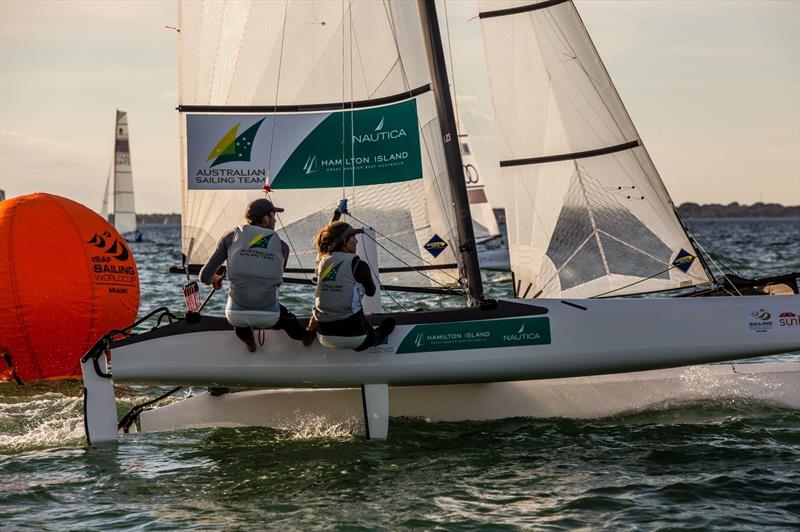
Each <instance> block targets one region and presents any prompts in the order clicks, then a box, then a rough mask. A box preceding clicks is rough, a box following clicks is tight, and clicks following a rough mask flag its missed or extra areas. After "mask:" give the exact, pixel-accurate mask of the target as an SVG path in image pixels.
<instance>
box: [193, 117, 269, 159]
mask: <svg viewBox="0 0 800 532" xmlns="http://www.w3.org/2000/svg"><path fill="white" fill-rule="evenodd" d="M263 121H264V119H263V118H262V119H261V120H259V121H258V122H256V123H255V124H253V125H252V126H250V127H249V128H247V130H246V131H245V132H244V133H242V134H241V135H239V136H238V137H237V136H236V133H237V132H238V131H239V126H241V125H242V123H241V122H239V123H238V124H236V125H235V126H233V127H232V128H231V130H230V131H228V132H227V133H225V135H224V136H223V137H222V138H221V139H220V140H219V142H218V143H217V145H216V146H214V149H213V150H211V153H209V154H208V159H206V161H210V160H211V159H214V162H212V163H211V166H209V168H214V167H215V166H217V165H218V164H223V163H229V162H231V161H249V160H250V151H251V150H252V149H253V139H254V138H255V137H256V133H257V132H258V128H259V127H261V122H263Z"/></svg>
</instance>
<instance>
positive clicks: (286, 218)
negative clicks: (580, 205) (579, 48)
mask: <svg viewBox="0 0 800 532" xmlns="http://www.w3.org/2000/svg"><path fill="white" fill-rule="evenodd" d="M179 9H180V29H181V31H180V40H181V59H180V65H181V76H180V84H181V85H180V105H181V110H182V111H183V115H182V116H184V117H185V119H184V120H182V121H181V128H182V136H183V139H185V141H186V142H181V150H182V169H183V171H182V178H181V179H182V187H181V188H182V213H183V217H182V239H183V251H184V253H186V252H187V251H188V248H189V244H190V242H194V245H193V248H192V254H191V257H190V262H191V263H194V264H202V263H204V262H205V261H206V260H207V259H208V257H209V256H210V254H211V253H212V252H213V250H214V248H215V246H216V243H217V240H218V239H219V238H220V236H221V235H222V234H224V233H225V232H226V231H229V230H230V229H231V228H233V227H234V226H236V225H238V224H241V223H242V222H243V218H242V217H243V212H244V208H245V206H246V205H247V203H248V202H249V201H251V200H253V199H256V198H260V197H264V192H262V191H261V190H260V188H261V187H260V186H258V185H256V186H253V184H252V183H250V184H246V185H243V186H242V187H240V188H239V189H237V188H234V187H237V186H238V185H236V184H233V185H231V184H230V183H228V184H225V183H222V184H221V180H222V179H227V178H226V177H219V176H231V177H230V179H232V180H233V179H237V178H238V177H237V174H236V172H240V171H244V170H242V169H243V168H245V167H246V166H247V165H246V164H245V163H241V164H240V163H239V162H236V161H234V162H228V163H225V164H218V161H219V160H220V159H216V160H215V159H214V158H213V156H214V155H215V154H218V153H222V152H223V151H224V149H225V145H226V143H227V145H228V148H229V149H230V150H234V149H238V148H234V147H233V144H230V142H233V139H234V138H236V139H243V142H244V143H245V144H246V145H247V147H248V149H249V147H250V146H251V145H252V153H248V154H247V155H246V157H245V156H243V157H242V160H243V161H245V160H248V159H249V160H250V163H253V161H255V160H256V159H258V158H262V159H263V160H264V166H265V167H266V174H267V175H266V177H267V180H268V182H269V184H270V186H272V187H273V190H272V192H271V193H270V195H269V198H270V199H271V200H272V201H273V202H274V203H275V204H276V205H278V206H280V207H283V208H285V209H286V210H285V212H283V213H281V214H280V215H279V223H278V225H277V227H276V229H277V230H278V232H279V234H281V237H282V238H283V239H284V240H285V241H287V242H288V243H290V245H291V247H292V248H293V253H292V256H291V257H290V258H289V263H288V266H289V267H290V268H291V267H294V268H297V267H302V268H304V269H310V268H313V266H314V260H315V251H314V249H313V245H312V237H313V236H314V234H315V233H316V232H317V231H318V230H319V229H320V228H321V227H322V226H323V225H324V224H325V223H326V222H327V221H328V220H329V219H330V216H331V213H332V211H333V209H334V207H335V206H336V204H337V202H338V201H339V200H340V199H341V198H342V197H347V198H348V199H349V202H350V204H349V207H350V211H351V212H352V214H353V216H354V218H353V219H352V220H351V219H347V221H350V222H352V223H354V225H356V226H359V225H360V222H363V223H364V224H365V225H369V226H373V227H375V228H376V229H377V230H378V232H379V236H378V243H379V257H380V265H381V267H405V266H409V265H410V266H412V267H420V266H425V265H428V264H431V265H434V266H443V265H450V266H451V267H450V268H449V269H445V270H435V271H430V272H426V275H428V276H430V277H433V278H435V279H436V280H437V281H436V282H448V283H453V282H454V281H455V280H456V279H457V278H458V274H457V271H456V270H455V269H454V268H452V266H454V265H457V264H458V261H459V260H460V259H459V257H458V256H459V255H460V254H459V253H458V252H457V251H454V250H457V249H458V244H457V236H456V230H455V220H454V214H453V211H452V207H451V205H452V201H451V199H450V189H449V184H448V178H447V172H446V166H445V159H444V152H443V147H442V140H441V132H440V126H439V119H438V117H437V113H436V105H435V99H434V94H433V91H432V90H431V88H430V83H431V73H430V69H429V65H428V58H427V53H426V48H425V44H424V41H425V40H424V35H423V33H422V26H421V21H420V12H419V6H418V5H417V3H416V2H405V1H398V2H395V1H384V2H373V1H354V2H330V1H327V0H316V1H304V2H237V1H187V2H182V3H180V8H179ZM395 101H400V102H401V103H402V102H406V103H409V102H411V104H412V105H414V106H415V107H416V119H414V118H413V117H412V123H415V125H414V129H415V131H414V132H411V131H405V130H403V132H402V135H403V136H407V137H406V138H411V136H412V133H413V136H414V137H418V138H419V142H418V145H417V146H416V147H415V149H416V150H418V154H419V157H420V158H421V164H420V168H421V172H420V175H419V176H416V178H415V179H406V180H402V181H397V182H393V181H391V180H387V181H385V182H381V183H369V184H362V183H361V182H358V183H354V179H355V171H351V170H352V167H353V166H354V165H355V164H356V163H355V162H353V160H350V161H349V162H348V157H347V156H346V154H347V153H355V154H356V156H358V155H359V153H360V152H359V151H358V150H359V149H362V148H363V147H364V146H366V141H365V143H364V144H361V145H359V146H355V147H354V144H356V142H355V140H354V139H352V138H349V134H347V135H345V130H346V129H347V130H348V131H349V129H350V127H351V125H352V124H351V123H350V122H349V121H350V119H351V117H352V115H350V114H346V113H341V111H342V110H349V109H350V106H351V102H360V103H358V104H356V105H354V107H355V108H357V109H365V110H368V111H370V112H371V113H372V115H370V116H375V119H374V123H373V122H370V125H369V131H368V134H369V135H372V136H373V138H378V137H380V136H381V135H399V134H400V133H398V131H400V130H398V129H393V128H394V127H395V126H394V125H393V123H392V120H393V119H390V117H389V115H390V114H391V113H392V112H393V111H392V109H393V107H392V106H393V105H394V103H388V102H395ZM197 106H205V107H202V108H198V107H197ZM384 108H385V109H386V113H387V114H386V116H385V117H383V116H382V109H384ZM360 112H361V111H360V110H359V111H356V113H360ZM212 113H213V114H212ZM315 113H316V114H315ZM325 113H327V114H325ZM337 113H341V114H337ZM226 116H227V117H230V118H231V120H232V121H231V122H230V128H232V129H230V128H229V127H228V123H227V122H225V118H226ZM355 116H361V115H359V114H356V115H355ZM337 117H342V119H341V120H340V122H341V125H340V126H338V129H337V132H336V133H335V135H334V136H332V137H331V138H328V139H327V143H326V144H327V145H328V146H335V147H341V150H342V151H341V153H342V154H344V155H345V157H344V158H343V159H344V161H345V162H344V163H343V164H341V165H340V166H342V167H343V168H344V171H341V172H338V173H333V174H331V175H332V176H333V177H330V179H333V180H335V182H336V183H337V185H336V186H335V187H334V186H321V187H316V186H312V185H306V184H305V183H304V182H303V180H304V179H309V180H312V181H313V180H315V179H319V176H321V175H323V173H324V170H325V164H328V165H331V164H334V163H335V161H334V162H331V161H330V160H328V161H325V160H321V158H317V157H316V156H314V155H309V156H308V157H307V158H306V159H304V160H303V166H302V170H303V172H302V173H303V174H305V175H296V174H297V173H295V175H290V176H288V177H289V178H290V179H291V180H293V181H294V185H292V186H288V187H287V186H286V181H287V179H284V178H283V177H282V174H281V170H282V169H283V170H284V171H286V170H285V169H286V165H287V164H288V162H287V161H291V158H292V157H293V156H296V155H297V152H298V150H299V149H300V148H301V147H302V146H301V147H297V146H295V145H294V144H291V142H290V140H291V139H292V138H294V137H298V138H302V137H303V136H304V135H305V136H306V138H310V137H311V136H312V134H313V132H314V131H319V129H318V128H322V127H324V126H325V124H330V123H331V122H332V121H336V120H339V118H337ZM215 120H216V122H215ZM323 122H324V123H323ZM345 122H347V123H345ZM215 123H219V124H225V127H222V126H219V128H217V129H213V128H212V126H213V125H214V124H215ZM257 124H260V125H257ZM248 127H249V128H251V129H248V130H247V131H245V129H246V128H248ZM195 128H196V129H195ZM253 128H257V131H255V133H248V131H254V129H253ZM315 128H316V129H315ZM229 129H230V130H229ZM195 131H197V132H198V133H195ZM226 131H227V133H228V135H230V136H227V137H223V135H224V134H226ZM241 131H245V133H241ZM187 134H188V135H189V138H187ZM215 135H216V136H215ZM237 135H238V136H237ZM248 135H249V136H248ZM360 136H363V135H360ZM353 137H356V135H355V134H354V135H353ZM217 139H221V140H219V142H217ZM287 139H289V140H287ZM454 140H455V139H454ZM203 141H206V142H210V144H207V145H209V146H212V147H213V146H216V147H215V148H214V149H215V150H217V151H212V152H211V153H210V154H209V155H208V157H207V158H206V152H202V153H201V152H197V153H198V154H197V155H193V149H195V147H196V146H200V145H203V144H202V143H203ZM237 142H238V140H237ZM295 144H296V143H295ZM197 149H200V148H197ZM337 149H339V148H337ZM293 150H294V151H293ZM351 150H353V151H351ZM411 151H414V150H411ZM398 157H403V155H402V153H400V154H398ZM351 159H356V157H353V158H351ZM201 163H202V164H201ZM340 163H341V161H340ZM203 165H204V166H203ZM214 165H217V166H214ZM282 165H283V166H282ZM247 171H248V172H249V171H251V170H247ZM190 173H192V175H191V177H190V176H189V174H190ZM200 174H202V175H204V176H209V177H204V178H203V179H204V181H203V183H200V182H199V179H200V178H199V177H198V175H200ZM329 174H330V172H329ZM243 179H244V178H243ZM354 185H355V186H354ZM199 186H208V187H215V186H216V187H229V188H215V189H198V188H197V187H199ZM402 277H403V282H404V283H406V282H407V283H411V284H430V283H431V281H430V280H429V279H427V278H425V277H423V276H422V275H420V274H419V273H417V272H412V273H410V274H402ZM398 278H399V277H396V278H392V281H396V280H397V279H398ZM384 280H388V279H387V277H386V276H384Z"/></svg>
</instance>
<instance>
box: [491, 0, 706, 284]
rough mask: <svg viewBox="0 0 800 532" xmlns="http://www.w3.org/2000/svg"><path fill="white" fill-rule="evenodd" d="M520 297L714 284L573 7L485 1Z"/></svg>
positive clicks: (558, 1) (550, 1)
mask: <svg viewBox="0 0 800 532" xmlns="http://www.w3.org/2000/svg"><path fill="white" fill-rule="evenodd" d="M479 8H480V20H481V29H482V32H483V38H484V48H485V52H486V57H487V64H488V68H489V73H490V83H491V90H492V100H493V103H494V108H495V121H496V124H495V125H496V136H497V143H498V151H499V158H500V166H501V168H502V178H503V181H504V184H505V192H506V221H507V224H508V233H509V250H510V254H511V266H512V271H513V272H514V275H515V278H516V282H517V284H516V286H515V290H516V292H517V295H518V296H520V297H537V296H545V297H576V298H583V297H598V296H600V297H602V296H608V297H611V296H622V295H630V294H637V293H645V292H653V291H660V290H669V289H675V288H681V287H688V286H693V285H696V284H702V283H706V282H708V281H709V278H708V274H707V272H706V271H705V269H704V267H703V265H702V264H701V261H700V260H695V257H697V255H698V254H697V251H696V250H695V248H694V247H693V245H692V243H691V242H690V240H689V238H688V236H687V234H686V232H685V230H684V228H683V227H682V225H681V222H680V220H679V219H678V218H677V216H676V214H675V209H674V205H673V203H672V200H671V199H670V197H669V194H668V193H667V190H666V189H665V187H664V184H663V183H662V181H661V178H660V176H659V174H658V171H657V170H656V168H655V166H654V165H653V162H652V161H651V159H650V156H649V155H648V153H647V150H646V149H645V148H644V144H643V143H642V140H641V138H640V137H639V134H638V133H637V131H636V128H635V127H634V125H633V122H632V121H631V119H630V117H629V116H628V113H627V111H626V109H625V107H624V105H623V103H622V101H621V100H620V97H619V95H618V94H617V91H616V89H615V88H614V85H613V83H612V82H611V79H610V77H609V75H608V73H607V72H606V70H605V67H604V66H603V63H602V61H601V60H600V57H599V55H598V54H597V51H596V50H595V48H594V45H593V44H592V41H591V39H590V37H589V35H588V33H587V32H586V28H585V27H584V25H583V22H582V21H581V18H580V16H579V15H578V12H577V11H576V9H575V6H574V5H573V3H572V2H571V1H570V0H543V1H539V2H531V1H530V0H528V1H525V2H519V1H514V0H501V1H497V0H491V1H489V0H479Z"/></svg>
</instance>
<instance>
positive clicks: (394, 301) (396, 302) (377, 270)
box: [363, 228, 409, 311]
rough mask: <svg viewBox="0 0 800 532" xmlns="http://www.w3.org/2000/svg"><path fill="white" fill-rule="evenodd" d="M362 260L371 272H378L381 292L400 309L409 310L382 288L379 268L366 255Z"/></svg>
mask: <svg viewBox="0 0 800 532" xmlns="http://www.w3.org/2000/svg"><path fill="white" fill-rule="evenodd" d="M373 231H374V228H373ZM363 235H364V236H368V235H367V233H363ZM372 241H373V242H375V240H374V239H372ZM376 244H377V242H376ZM363 260H364V261H365V262H366V263H367V265H368V266H369V268H370V270H371V271H373V272H378V275H377V277H378V286H380V288H381V294H386V295H387V296H389V299H391V300H392V302H393V303H394V304H395V305H397V306H398V307H400V308H401V309H402V310H405V311H409V309H408V308H406V307H405V306H403V305H402V304H401V303H400V302H399V301H397V300H396V299H395V298H394V296H393V295H392V294H391V292H389V291H388V290H383V286H384V285H383V283H382V282H381V276H380V270H379V269H378V268H375V267H373V265H372V263H371V262H370V261H369V257H368V256H367V257H364V259H363Z"/></svg>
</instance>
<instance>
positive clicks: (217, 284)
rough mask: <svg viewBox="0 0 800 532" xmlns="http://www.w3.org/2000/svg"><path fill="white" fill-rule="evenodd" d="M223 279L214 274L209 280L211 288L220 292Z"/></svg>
mask: <svg viewBox="0 0 800 532" xmlns="http://www.w3.org/2000/svg"><path fill="white" fill-rule="evenodd" d="M223 279H224V277H222V276H221V275H217V274H216V273H215V274H214V276H213V277H212V278H211V286H213V287H214V290H222V280H223Z"/></svg>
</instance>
